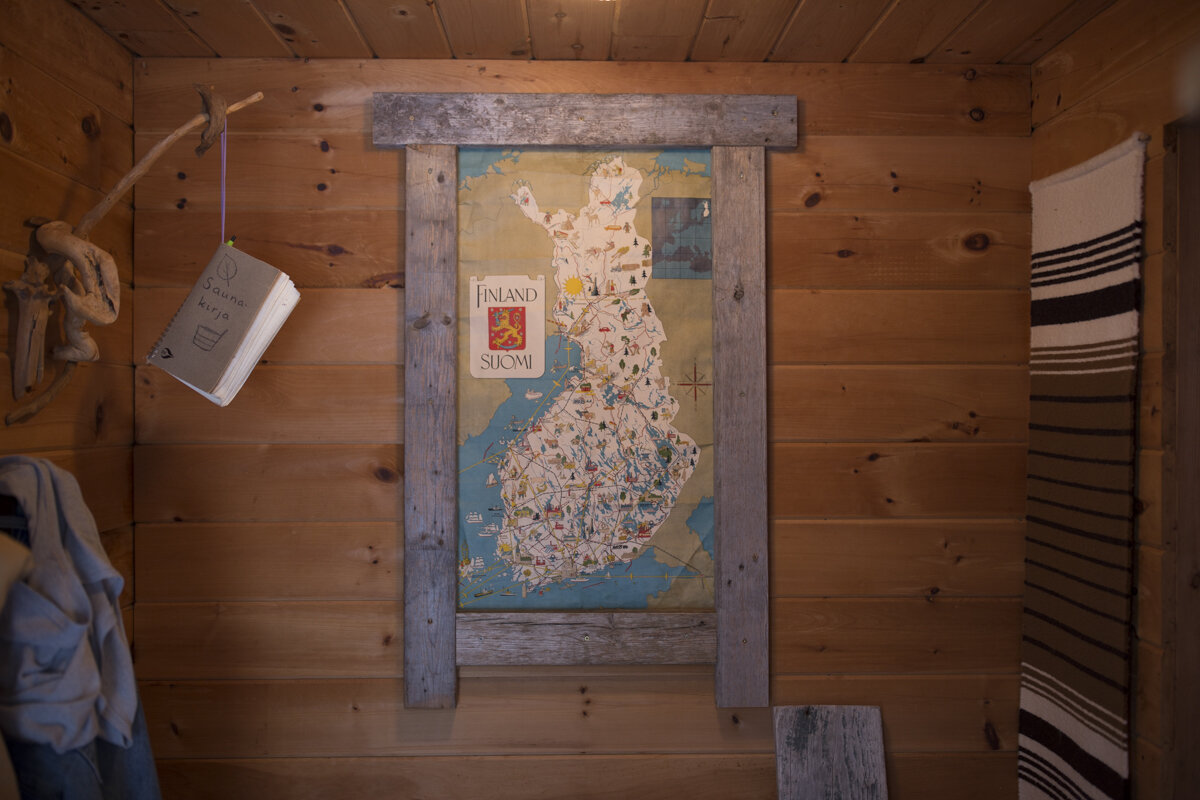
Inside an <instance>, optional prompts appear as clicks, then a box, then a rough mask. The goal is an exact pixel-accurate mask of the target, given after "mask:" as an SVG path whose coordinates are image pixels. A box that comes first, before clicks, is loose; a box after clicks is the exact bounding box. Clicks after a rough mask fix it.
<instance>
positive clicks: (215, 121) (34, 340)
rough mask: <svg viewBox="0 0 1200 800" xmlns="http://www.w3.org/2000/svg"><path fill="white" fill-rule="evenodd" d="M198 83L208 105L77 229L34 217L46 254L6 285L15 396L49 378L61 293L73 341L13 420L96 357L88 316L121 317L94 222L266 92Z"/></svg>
mask: <svg viewBox="0 0 1200 800" xmlns="http://www.w3.org/2000/svg"><path fill="white" fill-rule="evenodd" d="M196 90H197V91H198V92H199V93H200V96H201V98H202V99H203V100H204V111H203V112H202V113H200V114H197V115H196V116H194V117H192V118H191V119H190V120H188V121H187V122H185V123H184V124H182V125H180V126H179V127H178V128H176V129H175V130H174V131H172V132H171V133H169V134H167V136H165V137H164V138H163V139H162V141H160V142H159V143H158V144H156V145H154V147H152V148H150V151H149V152H147V153H146V154H145V155H144V156H142V158H141V160H140V161H138V163H137V164H135V165H134V167H133V169H131V170H129V172H127V173H126V174H125V176H124V177H122V178H121V180H119V181H117V185H116V186H114V187H113V188H112V189H111V190H110V191H109V192H108V194H106V195H105V196H104V198H103V199H102V200H101V201H100V202H99V203H97V204H96V206H95V207H94V208H93V209H92V210H91V211H89V212H87V213H86V214H84V215H83V218H82V219H81V220H79V224H78V225H76V226H75V227H74V229H72V228H71V227H70V226H68V225H67V223H65V222H62V221H53V222H48V221H45V220H36V221H32V224H34V225H35V226H36V228H37V230H36V232H35V235H34V238H35V239H36V241H37V244H38V245H39V246H40V247H41V248H43V249H44V250H45V258H44V259H43V258H42V257H41V254H40V253H39V254H35V253H32V252H31V253H30V254H29V257H28V258H26V260H25V271H24V274H23V275H22V276H21V278H20V279H18V280H15V281H9V282H8V283H6V284H4V288H5V289H7V290H8V291H10V292H12V293H13V295H15V296H16V298H17V304H18V321H17V322H18V330H17V340H16V343H15V345H16V349H17V352H16V356H15V357H14V359H13V395H14V398H15V399H17V400H20V399H21V398H22V397H23V396H24V395H25V394H26V393H27V392H28V391H29V390H30V389H31V388H32V386H33V385H35V384H36V383H38V382H40V380H41V378H42V373H43V363H44V360H45V352H44V348H45V345H44V342H45V333H46V326H47V322H48V320H49V317H50V302H51V299H52V298H53V297H54V296H55V295H56V294H57V295H60V296H61V297H62V301H63V306H64V312H65V322H64V329H65V333H66V337H67V344H65V345H62V346H60V347H57V348H55V351H54V357H55V358H57V359H59V360H61V361H63V362H64V366H63V368H62V369H61V370H60V371H59V373H58V375H57V376H56V377H55V379H54V381H53V383H51V384H50V386H49V387H47V388H46V390H45V391H43V392H42V393H41V394H39V395H38V396H37V397H35V398H33V399H32V400H30V401H28V402H26V403H23V404H21V405H19V406H18V407H16V408H14V409H13V410H12V411H10V412H9V413H8V415H7V416H5V418H4V421H5V424H7V425H13V424H15V423H17V422H23V421H25V420H27V419H29V418H30V417H32V416H34V415H35V414H37V413H38V412H39V411H41V410H42V409H43V408H45V407H46V405H47V404H49V402H50V401H51V400H53V399H54V397H55V395H57V394H58V393H59V392H60V391H62V389H63V387H64V386H66V384H67V382H68V381H69V380H70V378H71V375H72V374H73V373H74V371H75V365H76V364H77V363H78V362H80V361H95V360H97V359H98V358H99V357H100V352H99V349H98V348H97V347H96V342H95V340H93V339H92V337H91V336H90V335H89V334H88V333H87V332H86V331H85V330H84V325H85V324H87V323H89V322H90V323H92V324H94V325H110V324H112V323H113V322H114V321H116V318H117V313H118V312H119V311H120V302H121V298H120V292H121V282H120V278H119V277H118V275H117V267H116V264H115V262H114V261H113V258H112V256H111V255H109V254H108V253H107V252H105V251H104V250H103V249H101V248H100V247H97V246H96V245H94V244H92V243H91V242H89V241H87V236H88V234H89V233H90V232H91V230H92V228H94V227H96V225H97V223H99V222H100V220H101V219H103V217H104V215H105V214H107V213H108V212H109V210H110V209H112V207H113V206H114V205H116V204H117V201H119V200H120V199H121V198H122V197H123V196H124V195H125V193H126V192H128V191H129V190H130V189H131V188H132V187H133V185H134V184H135V183H137V181H138V180H139V179H140V178H141V177H142V176H143V175H145V174H146V173H147V172H149V171H150V168H151V167H152V166H153V165H154V162H156V161H157V160H158V159H159V157H160V156H162V154H163V153H165V152H166V151H167V150H168V149H169V148H170V147H171V145H173V144H175V142H177V141H179V140H180V139H182V138H183V137H184V136H186V135H187V134H189V133H191V132H192V131H194V130H195V129H197V128H199V127H200V126H201V125H204V124H205V123H207V124H208V127H207V128H206V129H205V131H204V133H203V135H202V137H201V143H200V146H199V147H197V148H196V155H203V154H204V152H205V151H206V150H207V149H208V148H209V147H211V146H212V145H213V144H214V143H215V142H216V141H217V139H218V137H219V136H220V134H221V131H222V130H223V129H224V127H225V117H226V115H228V114H232V113H233V112H235V111H239V110H240V109H243V108H245V107H246V106H249V105H252V104H254V103H257V102H258V101H259V100H262V98H263V93H262V92H255V93H254V94H252V95H250V96H249V97H246V98H244V99H242V100H239V101H237V102H236V103H232V104H230V105H228V106H226V104H225V101H224V100H223V99H222V98H221V97H220V96H218V95H215V94H213V92H212V87H209V86H201V85H197V86H196ZM51 276H52V277H53V279H54V282H55V284H56V285H57V286H56V288H54V287H48V286H47V285H46V279H47V277H51Z"/></svg>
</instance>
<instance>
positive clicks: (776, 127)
mask: <svg viewBox="0 0 1200 800" xmlns="http://www.w3.org/2000/svg"><path fill="white" fill-rule="evenodd" d="M796 118H797V102H796V97H795V95H711V94H482V93H481V94H438V93H423V92H415V93H414V92H408V93H394V92H377V93H376V94H375V98H374V134H373V135H374V141H375V145H376V147H402V146H404V145H408V144H455V145H460V146H463V145H490V146H495V145H564V146H571V147H590V146H622V147H646V146H653V147H669V146H679V147H698V146H702V147H708V146H712V145H743V146H758V147H795V146H796V140H797V136H798V133H797V127H796Z"/></svg>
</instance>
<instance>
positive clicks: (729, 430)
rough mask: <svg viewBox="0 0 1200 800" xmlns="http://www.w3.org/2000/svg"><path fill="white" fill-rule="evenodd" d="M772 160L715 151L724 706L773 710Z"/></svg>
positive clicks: (745, 150)
mask: <svg viewBox="0 0 1200 800" xmlns="http://www.w3.org/2000/svg"><path fill="white" fill-rule="evenodd" d="M765 160H766V153H765V152H764V151H763V149H762V148H761V147H714V148H713V149H712V176H713V187H712V195H713V371H714V373H715V374H714V379H713V383H714V387H713V419H714V420H715V421H716V430H715V431H714V433H715V436H716V440H715V448H714V450H715V452H716V456H717V461H716V473H715V484H716V486H715V490H716V508H715V515H716V529H717V531H718V535H717V537H716V550H717V553H716V560H717V563H716V577H717V587H716V606H717V668H716V697H717V705H718V706H719V707H722V708H726V707H743V706H766V705H770V683H771V681H770V677H771V676H770V655H769V647H770V636H769V627H768V613H769V612H768V599H769V598H768V571H767V506H766V502H765V497H766V486H767V436H766V432H767V401H766V397H767V379H766V353H767V343H766V331H767V327H766V193H765V189H766V182H765Z"/></svg>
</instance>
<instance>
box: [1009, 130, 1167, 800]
mask: <svg viewBox="0 0 1200 800" xmlns="http://www.w3.org/2000/svg"><path fill="white" fill-rule="evenodd" d="M1144 162H1145V145H1144V144H1143V143H1142V141H1141V140H1140V137H1138V136H1134V137H1132V138H1131V139H1130V140H1128V141H1127V142H1125V143H1124V144H1122V145H1119V146H1117V147H1115V148H1113V149H1112V150H1109V151H1108V152H1106V153H1103V154H1101V155H1099V156H1097V157H1096V158H1093V159H1091V160H1090V161H1088V162H1086V163H1084V164H1080V165H1079V166H1077V167H1075V168H1072V169H1070V170H1067V171H1066V172H1061V173H1059V174H1057V175H1053V176H1051V177H1049V178H1046V179H1044V180H1041V181H1037V182H1035V183H1033V184H1031V185H1030V191H1031V193H1032V195H1033V272H1032V278H1031V288H1032V309H1031V325H1032V334H1031V350H1030V366H1029V370H1030V423H1029V462H1028V479H1027V500H1026V519H1027V528H1026V539H1025V543H1026V552H1025V609H1024V612H1025V613H1024V615H1023V618H1022V625H1021V638H1022V641H1021V662H1022V663H1021V710H1020V723H1019V742H1018V756H1017V763H1018V778H1019V786H1020V797H1021V798H1022V800H1033V798H1054V800H1084V798H1124V797H1125V796H1126V795H1127V793H1128V785H1129V687H1130V629H1129V624H1130V598H1131V587H1132V569H1131V563H1132V552H1133V550H1132V513H1133V448H1134V439H1133V420H1134V400H1135V390H1136V376H1137V354H1138V311H1137V309H1138V279H1139V264H1140V261H1141V255H1142V175H1143V167H1144Z"/></svg>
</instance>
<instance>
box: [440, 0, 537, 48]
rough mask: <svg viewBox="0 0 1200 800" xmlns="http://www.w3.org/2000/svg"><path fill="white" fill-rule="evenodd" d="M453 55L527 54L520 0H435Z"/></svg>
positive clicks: (523, 15) (527, 42)
mask: <svg viewBox="0 0 1200 800" xmlns="http://www.w3.org/2000/svg"><path fill="white" fill-rule="evenodd" d="M437 7H438V11H439V12H441V15H442V25H443V27H444V28H445V29H446V38H447V39H449V40H450V49H451V50H452V51H453V52H454V56H455V58H507V59H513V58H526V59H527V58H529V25H528V23H527V22H526V20H525V4H524V3H523V2H521V0H437Z"/></svg>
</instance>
